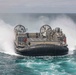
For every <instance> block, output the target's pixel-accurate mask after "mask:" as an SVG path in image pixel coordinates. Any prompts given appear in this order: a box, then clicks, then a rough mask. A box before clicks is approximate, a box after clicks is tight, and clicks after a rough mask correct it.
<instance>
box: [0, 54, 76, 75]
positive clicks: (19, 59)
mask: <svg viewBox="0 0 76 75" xmlns="http://www.w3.org/2000/svg"><path fill="white" fill-rule="evenodd" d="M0 75H76V55H67V56H63V57H61V56H60V57H51V56H44V57H29V56H28V57H23V56H12V55H7V54H4V53H0Z"/></svg>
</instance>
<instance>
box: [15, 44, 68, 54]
mask: <svg viewBox="0 0 76 75" xmlns="http://www.w3.org/2000/svg"><path fill="white" fill-rule="evenodd" d="M16 53H18V54H21V55H24V56H61V55H66V54H68V48H67V46H58V45H33V46H29V47H27V48H22V49H21V50H19V48H16Z"/></svg>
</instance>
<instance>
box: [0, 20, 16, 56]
mask: <svg viewBox="0 0 76 75" xmlns="http://www.w3.org/2000/svg"><path fill="white" fill-rule="evenodd" d="M0 52H3V53H7V54H12V55H15V51H14V31H13V26H11V25H9V24H6V23H5V22H4V21H2V20H0Z"/></svg>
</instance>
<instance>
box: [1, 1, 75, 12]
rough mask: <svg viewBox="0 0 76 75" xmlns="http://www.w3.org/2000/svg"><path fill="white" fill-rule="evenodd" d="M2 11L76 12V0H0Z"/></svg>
mask: <svg viewBox="0 0 76 75" xmlns="http://www.w3.org/2000/svg"><path fill="white" fill-rule="evenodd" d="M0 13H76V0H0Z"/></svg>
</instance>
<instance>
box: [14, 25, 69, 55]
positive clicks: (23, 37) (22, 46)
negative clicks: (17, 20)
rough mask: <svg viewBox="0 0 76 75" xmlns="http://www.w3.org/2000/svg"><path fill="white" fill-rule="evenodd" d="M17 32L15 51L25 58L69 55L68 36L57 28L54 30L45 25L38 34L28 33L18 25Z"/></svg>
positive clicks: (15, 29)
mask: <svg viewBox="0 0 76 75" xmlns="http://www.w3.org/2000/svg"><path fill="white" fill-rule="evenodd" d="M14 31H15V41H14V45H15V51H16V53H18V54H21V55H25V56H60V55H66V54H68V47H67V43H66V36H65V34H64V33H63V32H62V30H61V29H60V28H59V27H57V28H55V29H52V28H51V27H50V26H49V25H43V26H42V27H41V28H40V32H38V33H27V31H26V28H25V27H24V26H23V25H17V26H16V27H15V28H14Z"/></svg>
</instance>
